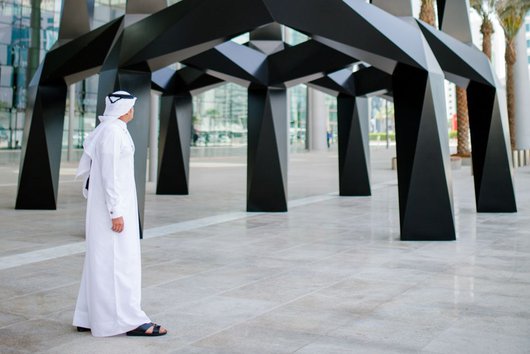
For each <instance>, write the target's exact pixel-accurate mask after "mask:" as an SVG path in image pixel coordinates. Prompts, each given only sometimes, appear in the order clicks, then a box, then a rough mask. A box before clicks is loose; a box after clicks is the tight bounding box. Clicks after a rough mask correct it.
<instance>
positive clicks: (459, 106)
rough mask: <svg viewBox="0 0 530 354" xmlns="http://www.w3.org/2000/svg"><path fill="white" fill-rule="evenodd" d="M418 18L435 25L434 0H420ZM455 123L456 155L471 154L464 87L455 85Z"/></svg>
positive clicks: (464, 155) (465, 155) (467, 155)
mask: <svg viewBox="0 0 530 354" xmlns="http://www.w3.org/2000/svg"><path fill="white" fill-rule="evenodd" d="M420 20H422V21H424V22H426V23H428V24H430V25H431V26H434V27H436V20H435V12H434V0H422V1H421V9H420ZM456 124H457V142H458V144H457V148H456V155H458V156H461V157H469V156H471V148H470V144H469V116H468V112H467V93H466V89H465V88H462V87H458V86H456Z"/></svg>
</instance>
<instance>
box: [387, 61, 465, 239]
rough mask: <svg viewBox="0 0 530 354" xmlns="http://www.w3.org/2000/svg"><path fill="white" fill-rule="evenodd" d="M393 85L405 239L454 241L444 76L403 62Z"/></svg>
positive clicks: (402, 229)
mask: <svg viewBox="0 0 530 354" xmlns="http://www.w3.org/2000/svg"><path fill="white" fill-rule="evenodd" d="M392 84H393V92H394V107H395V117H396V139H397V140H396V144H397V145H396V152H397V162H398V164H397V166H398V182H399V187H398V188H399V213H400V219H401V240H414V241H420V240H429V241H443V240H454V239H455V238H456V234H455V227H454V218H453V203H452V190H451V185H450V183H451V181H450V178H451V177H450V173H451V170H450V163H449V144H448V136H447V120H446V115H445V109H444V107H445V106H444V104H445V101H444V100H445V98H444V86H443V76H442V75H441V74H435V73H427V72H426V71H423V70H420V69H416V68H413V67H410V66H407V65H403V64H398V66H397V68H396V69H395V71H394V75H393V82H392Z"/></svg>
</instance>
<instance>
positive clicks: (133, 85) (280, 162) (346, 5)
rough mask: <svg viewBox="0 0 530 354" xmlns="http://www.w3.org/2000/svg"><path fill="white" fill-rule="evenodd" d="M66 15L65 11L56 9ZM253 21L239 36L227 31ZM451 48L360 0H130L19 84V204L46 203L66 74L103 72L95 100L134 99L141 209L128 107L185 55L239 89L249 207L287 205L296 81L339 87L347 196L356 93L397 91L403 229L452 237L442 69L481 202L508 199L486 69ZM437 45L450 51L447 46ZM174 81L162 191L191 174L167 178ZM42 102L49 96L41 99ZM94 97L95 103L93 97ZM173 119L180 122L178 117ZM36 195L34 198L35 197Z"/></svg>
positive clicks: (354, 160) (178, 166)
mask: <svg viewBox="0 0 530 354" xmlns="http://www.w3.org/2000/svg"><path fill="white" fill-rule="evenodd" d="M66 8H67V7H65V9H66ZM204 9H208V12H207V13H206V12H205V11H204ZM301 9H303V11H301ZM69 11H70V10H69ZM151 13H152V14H151ZM131 14H134V15H133V16H131ZM208 14H213V15H211V16H209V15H208ZM66 16H67V14H63V18H65V17H66ZM227 18H229V19H230V20H229V21H227V20H226V19H227ZM280 24H281V25H285V26H289V27H291V28H293V29H295V30H298V31H300V32H302V33H305V34H307V35H308V36H309V37H310V40H309V41H307V42H305V43H302V44H300V45H297V46H293V47H291V46H289V45H287V44H285V43H283V41H282V40H281V27H280ZM249 31H250V32H251V36H250V37H251V40H250V41H249V43H246V44H245V45H238V44H236V43H232V42H230V39H232V38H234V37H236V36H238V35H240V34H242V33H245V32H249ZM67 32H68V31H67ZM352 33H353V34H355V33H357V34H358V33H362V35H352ZM183 34H186V35H183ZM426 39H427V40H426ZM457 47H458V45H456V44H454V43H452V42H451V41H450V40H447V39H446V38H445V37H443V36H442V35H440V34H439V33H438V32H437V31H435V30H431V29H427V28H426V27H424V26H423V25H422V24H421V23H420V24H419V25H418V24H416V23H412V24H411V23H407V22H405V21H403V20H401V19H398V18H396V17H394V16H392V15H390V14H388V13H386V12H384V11H382V10H380V9H378V8H376V7H374V6H372V5H370V4H367V3H365V2H363V1H353V0H344V1H343V0H230V1H229V0H223V1H220V0H201V1H197V0H183V1H181V2H179V3H176V4H174V5H172V6H169V7H167V8H165V4H164V1H163V0H156V1H150V2H145V1H141V0H129V2H128V3H127V15H126V16H125V17H122V18H120V19H118V20H116V21H113V22H111V23H109V24H108V25H105V26H102V27H100V28H98V29H96V30H93V31H91V32H89V33H87V34H83V35H81V36H80V37H78V38H75V39H72V40H71V41H69V42H65V41H62V42H61V41H60V43H59V46H58V47H57V48H54V49H53V50H52V51H51V52H49V53H48V55H47V56H46V58H45V60H44V62H43V64H41V68H40V70H39V72H38V73H37V75H36V76H35V78H34V80H33V81H32V87H31V88H30V90H29V92H30V97H29V102H30V107H31V109H30V110H28V112H29V113H28V116H27V122H26V134H25V139H24V147H23V158H22V162H21V175H20V182H19V191H18V197H17V208H24V207H26V208H27V207H34V208H44V207H49V208H55V207H56V198H57V181H58V171H59V160H60V139H59V136H60V133H61V131H62V119H63V118H62V116H63V114H59V112H60V111H61V110H63V111H64V103H62V104H61V103H60V102H61V101H62V100H63V101H64V98H65V94H66V91H65V89H64V87H65V86H64V82H75V80H79V79H80V78H83V77H86V76H88V74H89V73H90V74H92V73H94V72H97V71H100V72H101V73H100V98H101V97H103V95H104V94H106V93H107V92H108V91H112V90H114V89H117V88H120V89H127V90H130V91H133V93H134V94H135V95H137V96H139V97H140V100H139V104H138V105H137V107H136V110H137V112H136V116H137V119H135V120H134V121H133V122H132V123H131V126H130V128H131V135H132V136H133V139H134V140H135V143H136V147H137V151H136V177H137V180H136V181H137V189H138V196H139V199H140V200H139V206H140V219H142V218H143V197H144V190H145V160H146V153H147V132H148V129H147V122H146V119H144V120H143V121H141V120H140V119H138V117H141V116H145V117H147V116H148V112H149V109H148V104H149V99H148V94H149V90H150V87H151V73H152V72H155V71H157V70H159V69H162V68H164V67H166V66H167V65H169V64H173V63H175V62H183V63H185V64H186V65H189V66H192V67H195V69H197V70H199V71H201V72H202V73H206V74H208V75H209V76H213V77H216V78H217V80H230V81H234V82H237V83H239V84H243V85H245V86H248V87H249V147H248V170H247V176H248V181H247V184H248V185H247V192H248V193H247V209H248V210H256V211H284V210H287V120H286V109H285V108H286V97H285V96H286V95H285V89H286V88H287V87H289V86H291V85H294V84H297V83H303V82H313V83H314V84H315V85H317V84H316V83H315V82H317V81H318V80H320V79H322V81H320V82H319V83H320V84H322V87H324V86H326V85H328V84H330V85H331V86H334V87H335V88H333V87H332V88H331V89H332V90H334V89H336V91H337V92H339V93H340V94H339V96H340V97H339V106H340V107H339V110H340V112H341V113H340V116H341V118H340V124H341V131H342V133H341V137H342V142H341V149H340V154H341V166H342V167H341V183H342V182H343V181H347V180H350V179H355V178H357V177H362V176H361V174H358V175H352V172H353V169H354V167H355V169H356V171H357V172H356V173H359V172H358V171H361V170H364V171H366V176H364V177H363V181H362V186H361V187H363V188H364V189H363V190H348V189H347V188H350V186H342V187H341V189H344V192H345V193H351V194H360V193H362V192H368V190H369V175H368V172H367V171H368V157H367V156H368V155H367V154H366V153H367V146H366V145H367V144H366V141H365V140H363V138H362V136H363V132H362V131H363V129H362V125H360V123H361V122H358V121H357V120H358V117H357V116H356V114H355V107H356V105H355V102H354V97H355V96H362V95H363V94H365V92H374V90H377V88H378V87H379V88H382V89H384V90H386V91H385V92H386V94H389V95H390V94H391V95H393V98H394V103H395V107H396V129H397V132H396V133H397V134H396V138H397V158H398V161H399V163H398V177H399V178H398V179H399V197H400V200H399V203H400V218H401V237H402V239H404V240H451V239H454V238H455V232H454V221H453V212H452V192H451V186H450V184H451V178H450V174H451V172H450V169H449V159H448V157H449V153H448V145H447V136H446V135H447V134H446V132H447V130H446V124H447V122H446V115H445V108H444V92H443V75H444V73H445V75H446V77H447V78H453V79H456V80H461V79H463V80H470V81H471V84H470V85H469V87H468V94H469V97H470V114H471V116H472V117H471V129H472V142H473V145H474V147H473V148H474V159H473V163H474V169H475V174H476V176H475V178H476V179H475V183H476V190H477V209H478V210H479V211H494V210H497V211H514V210H515V198H514V197H513V184H512V182H511V175H510V171H509V168H507V167H509V166H508V165H507V161H509V160H508V158H507V150H506V146H505V145H504V142H505V141H504V140H503V138H502V137H503V136H505V135H503V134H505V133H504V132H505V126H504V122H503V115H502V110H500V109H499V107H500V104H501V103H502V102H501V100H502V97H501V95H499V94H498V91H496V89H495V88H496V84H495V83H494V82H492V81H491V80H484V78H485V73H484V72H481V73H480V74H477V72H475V71H474V70H472V69H473V68H474V67H475V64H476V62H475V61H476V60H479V61H480V60H483V59H477V58H478V57H477V56H474V57H470V56H467V57H466V55H468V54H467V52H465V51H460V49H456V48H457ZM446 48H450V51H449V54H447V53H446V52H447V50H446ZM451 52H458V55H453V54H451ZM433 53H434V54H433ZM435 55H436V57H437V58H438V60H439V61H440V64H441V66H442V67H443V71H444V72H442V71H441V69H440V66H439V64H438V62H437V60H436V58H435ZM358 61H363V62H365V63H367V64H369V65H371V66H372V67H373V68H374V69H367V70H360V71H359V72H358V73H355V74H354V75H353V80H352V78H351V77H350V76H351V75H348V80H349V82H350V83H351V82H353V89H351V90H350V89H348V88H347V86H348V85H349V84H348V85H346V81H340V80H339V81H337V80H335V83H333V81H334V79H336V78H337V76H336V75H338V74H335V73H337V72H339V71H340V70H341V69H344V68H346V67H349V66H350V65H351V64H353V63H356V62H358ZM463 64H464V65H463ZM480 65H482V64H479V66H480ZM458 66H462V67H463V68H464V70H463V71H462V69H459V68H458ZM100 68H101V70H100ZM376 69H377V70H376ZM370 70H372V71H370ZM481 70H482V69H481ZM479 71H480V70H479ZM85 75H86V76H85ZM334 75H335V76H334ZM363 75H367V77H372V78H375V79H377V80H375V81H374V82H375V84H372V83H370V81H369V80H366V79H363ZM390 75H391V76H392V79H391V86H392V87H391V89H389V88H388V86H389V82H390V79H389V77H390ZM348 80H347V81H348ZM326 82H327V83H326ZM182 86H183V87H184V88H185V87H186V85H182ZM184 88H183V89H182V91H179V93H178V94H176V93H172V94H171V95H173V96H177V97H180V98H181V99H182V100H180V98H179V99H175V98H171V99H170V98H168V99H167V102H165V103H164V105H163V112H164V118H163V119H164V122H163V124H162V126H163V129H162V132H161V133H162V134H163V139H161V140H163V146H162V147H161V154H162V158H161V161H162V162H163V163H162V164H161V166H162V165H164V166H166V163H167V162H168V161H170V160H171V157H170V156H172V155H173V154H175V155H174V156H175V158H174V159H175V160H174V161H172V162H171V163H170V164H169V165H171V167H170V168H166V167H163V168H162V174H163V175H162V176H161V178H162V179H164V178H166V177H168V178H169V181H164V182H163V183H160V188H161V189H166V187H167V189H168V190H169V189H171V188H173V187H174V185H177V186H179V187H178V188H177V189H182V190H183V189H184V183H183V181H186V182H187V176H185V177H182V178H181V179H180V181H176V180H175V179H174V178H173V177H172V176H175V175H174V173H177V174H178V175H182V174H184V175H185V174H186V173H187V168H186V166H187V165H186V160H187V156H186V152H185V150H186V149H182V147H183V146H184V145H186V144H187V140H186V138H185V137H184V136H185V135H186V133H185V130H186V127H185V126H186V125H189V115H190V113H189V97H190V96H189V91H190V90H189V88H188V89H187V91H186V89H184ZM492 88H493V89H492ZM328 89H329V87H328ZM345 89H346V91H344V90H345ZM479 95H485V96H486V97H487V99H488V100H489V101H488V102H489V104H488V105H486V108H483V107H480V106H479V104H478V97H479ZM43 99H46V100H47V101H46V102H52V103H53V105H52V106H51V107H44V106H43V105H42V102H43V101H42V100H43ZM482 99H484V98H482ZM99 101H100V102H99V108H101V106H102V100H101V99H100V100H99ZM142 101H143V102H142ZM179 107H182V109H180V108H179ZM98 110H100V109H98ZM179 112H182V115H181V117H182V118H180V117H179ZM173 113H174V115H173ZM484 113H486V114H488V116H490V117H491V119H488V120H487V122H482V121H480V120H479V115H480V114H484ZM350 117H351V119H350ZM180 120H181V123H182V124H177V123H178V122H179V121H180ZM166 123H167V124H166ZM173 123H175V124H173ZM358 123H359V124H358ZM342 127H344V128H345V129H342ZM486 132H487V134H486ZM486 135H487V136H486ZM348 136H349V138H348ZM354 136H355V137H354ZM177 137H181V139H180V140H178V138H177ZM175 141H176V142H175ZM175 144H176V145H175ZM345 146H346V147H345ZM179 147H180V148H181V149H180V152H179V151H178V148H179ZM354 147H355V148H354ZM361 150H363V151H361ZM175 151H176V152H175ZM475 153H476V154H477V155H476V156H475ZM363 155H364V161H363ZM505 155H506V156H505ZM179 158H180V161H179V160H178V159H179ZM499 164H500V165H501V168H500V169H499V168H498V166H499ZM493 166H495V167H493ZM167 171H170V172H167ZM175 178H176V177H175ZM36 182H38V183H36ZM499 184H500V185H501V188H499V187H498V185H499ZM171 185H173V186H171ZM185 185H187V183H186V184H185ZM366 187H368V188H366ZM493 190H495V191H493ZM173 191H174V190H173ZM35 199H39V201H38V203H37V202H36V201H35ZM497 199H501V201H498V200H497Z"/></svg>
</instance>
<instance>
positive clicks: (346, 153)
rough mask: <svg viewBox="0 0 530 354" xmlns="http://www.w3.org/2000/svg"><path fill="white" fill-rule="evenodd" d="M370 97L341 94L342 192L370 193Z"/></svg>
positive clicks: (340, 189) (348, 193) (353, 193)
mask: <svg viewBox="0 0 530 354" xmlns="http://www.w3.org/2000/svg"><path fill="white" fill-rule="evenodd" d="M365 100H366V98H361V97H359V98H355V97H352V96H347V95H342V94H341V95H339V97H338V98H337V125H338V131H339V194H340V195H342V196H368V195H371V194H372V191H371V188H370V146H369V142H368V119H367V118H366V117H367V114H366V113H367V105H366V102H365Z"/></svg>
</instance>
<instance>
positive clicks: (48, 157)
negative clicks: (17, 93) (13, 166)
mask: <svg viewBox="0 0 530 354" xmlns="http://www.w3.org/2000/svg"><path fill="white" fill-rule="evenodd" d="M41 68H42V66H41ZM34 82H36V84H35V85H32V86H30V87H29V88H28V90H29V95H28V97H29V102H28V110H27V111H26V123H25V129H24V139H23V146H22V158H21V161H20V173H19V180H18V192H17V201H16V206H15V208H16V209H56V208H57V194H58V189H59V169H60V167H61V166H60V165H61V150H62V141H63V126H64V112H65V106H66V91H67V87H66V84H65V82H64V81H63V80H56V81H53V82H46V83H40V80H36V79H35V80H34Z"/></svg>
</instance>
